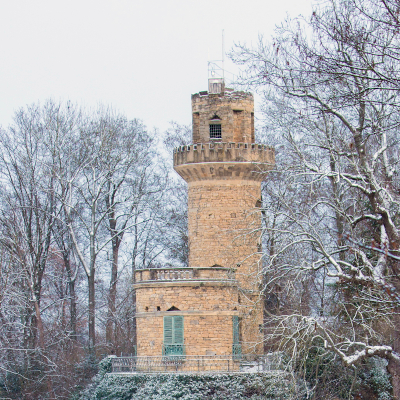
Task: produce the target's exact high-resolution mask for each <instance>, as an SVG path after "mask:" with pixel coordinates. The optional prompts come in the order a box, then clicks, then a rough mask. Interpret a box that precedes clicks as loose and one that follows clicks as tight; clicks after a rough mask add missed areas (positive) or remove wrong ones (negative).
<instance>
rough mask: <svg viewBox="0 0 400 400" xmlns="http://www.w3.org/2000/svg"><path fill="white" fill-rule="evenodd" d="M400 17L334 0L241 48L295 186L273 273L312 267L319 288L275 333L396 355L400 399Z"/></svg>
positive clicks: (295, 342) (381, 7) (387, 7)
mask: <svg viewBox="0 0 400 400" xmlns="http://www.w3.org/2000/svg"><path fill="white" fill-rule="evenodd" d="M396 15H398V3H397V2H386V1H383V0H382V1H367V2H365V1H364V2H361V1H357V0H354V1H341V0H339V1H334V0H332V1H329V2H326V3H323V4H321V6H319V7H316V8H315V10H314V12H313V14H312V16H311V17H310V19H309V20H304V19H301V18H299V19H296V20H293V21H287V22H286V23H284V24H283V25H282V26H281V27H279V28H278V29H277V31H276V35H275V37H274V38H273V39H272V40H271V41H270V42H269V43H267V44H265V43H264V42H263V41H261V42H260V45H259V47H258V48H257V49H249V48H246V47H238V48H237V49H236V53H235V55H234V58H236V60H237V61H238V62H240V63H243V64H245V66H246V68H247V75H246V76H245V80H244V83H247V84H249V85H254V87H256V88H257V89H258V90H260V91H261V92H262V94H263V95H264V98H265V107H264V111H265V116H266V118H267V121H268V123H269V124H271V126H273V127H274V130H275V134H276V133H280V134H281V135H282V138H283V141H284V145H285V149H284V150H285V151H282V157H281V159H280V160H279V161H278V162H277V165H278V168H279V163H281V167H280V168H282V176H284V177H285V179H286V189H285V190H284V191H281V192H280V193H279V192H278V191H276V190H275V191H274V192H275V194H276V196H279V202H280V205H281V208H280V209H279V212H278V213H277V212H275V213H274V214H273V215H274V216H275V222H277V223H275V224H269V225H268V234H269V237H271V238H272V237H274V236H279V237H280V238H281V239H280V243H279V246H278V248H275V249H274V252H273V253H271V254H270V257H269V259H268V260H267V267H266V273H267V275H269V280H268V282H267V283H268V285H269V286H271V285H273V284H274V283H276V282H277V281H281V282H282V281H285V280H286V282H288V280H287V277H288V276H293V275H295V276H297V277H298V278H301V279H303V280H307V279H308V277H309V276H312V277H313V282H314V290H315V291H317V287H318V288H319V289H318V292H319V294H318V296H316V297H315V296H314V297H315V298H314V300H315V301H314V302H313V303H311V305H312V307H311V308H310V309H309V310H302V309H301V308H297V309H296V310H294V309H292V310H287V311H286V312H284V313H283V314H282V315H280V316H276V317H274V319H275V321H274V326H275V329H274V333H275V334H279V335H281V336H280V337H281V339H282V340H281V342H280V343H281V345H282V346H284V347H285V348H287V349H289V348H290V349H291V350H292V351H294V350H295V349H299V348H300V347H301V346H300V344H303V345H309V344H310V343H313V341H316V340H321V342H322V343H323V344H324V346H325V348H326V349H329V350H332V351H333V352H334V353H335V354H336V355H337V356H338V357H340V359H341V360H342V361H343V362H344V364H345V365H348V366H351V365H358V364H359V363H360V362H361V361H362V360H363V359H366V358H369V357H374V356H379V357H381V358H384V359H386V360H387V361H388V370H389V372H390V373H391V376H392V384H393V392H394V396H395V398H396V399H398V398H400V380H399V376H400V373H399V372H400V369H399V368H400V354H399V351H400V348H399V343H400V342H399V338H398V332H399V327H400V324H399V322H400V321H399V317H398V312H399V308H398V307H399V306H398V302H399V300H400V296H399V293H400V282H399V267H400V264H399V261H400V257H399V255H400V254H399V246H400V230H399V212H400V209H399V206H400V197H399V193H400V192H399V184H400V182H399V180H398V173H399V164H398V163H399V139H400V138H399V134H398V127H399V118H398V115H399V105H400V104H399V97H398V83H399V78H400V75H399V62H398V60H399V58H398V49H399V31H398V28H397V26H398V25H397V22H396ZM272 124H273V125H272ZM290 193H296V194H297V196H298V197H297V201H290V200H289V199H290V197H291V195H290ZM288 194H289V195H288ZM294 200H296V198H295V199H294ZM268 211H269V212H270V210H268ZM278 217H279V218H278ZM271 218H272V217H271ZM275 243H276V241H275ZM291 254H293V255H294V257H291ZM301 279H300V280H301ZM297 281H299V279H297ZM329 298H330V301H327V300H328V299H329ZM318 302H319V305H320V308H319V309H318V308H317V307H316V304H317V303H318ZM299 346H300V347H299Z"/></svg>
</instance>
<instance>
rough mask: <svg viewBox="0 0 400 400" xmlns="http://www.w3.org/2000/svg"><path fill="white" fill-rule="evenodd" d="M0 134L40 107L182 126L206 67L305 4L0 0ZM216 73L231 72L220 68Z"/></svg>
mask: <svg viewBox="0 0 400 400" xmlns="http://www.w3.org/2000/svg"><path fill="white" fill-rule="evenodd" d="M0 5H1V7H0V34H1V40H0V125H2V126H3V127H6V126H7V125H8V124H10V123H11V120H12V116H13V113H14V111H15V110H17V109H18V108H20V107H23V106H25V105H27V104H31V103H33V102H38V101H40V102H43V101H45V100H46V99H48V98H53V99H55V100H72V101H73V102H76V103H79V104H81V105H84V106H86V107H96V105H97V104H99V103H101V104H106V105H111V106H112V107H113V108H114V109H115V110H118V111H121V112H122V113H124V114H125V115H127V117H128V118H139V119H141V120H143V121H144V123H145V124H146V125H147V127H148V128H149V129H152V128H153V127H156V128H158V129H160V130H164V129H166V128H167V127H168V124H169V121H176V122H178V123H180V124H190V123H191V104H190V95H191V93H196V92H199V91H201V90H207V62H208V61H209V60H214V59H221V53H222V49H221V42H222V38H221V36H222V30H223V29H224V35H225V50H226V52H228V51H229V50H230V48H231V47H232V46H233V44H234V43H238V42H241V43H247V44H251V43H253V44H255V43H256V42H257V40H258V36H259V35H260V34H263V35H264V36H266V37H268V36H269V35H271V33H272V30H273V28H274V26H275V25H276V24H278V23H279V22H280V21H282V20H283V19H284V18H285V16H286V14H287V13H289V14H290V15H291V16H297V15H298V14H303V15H308V14H309V12H310V10H311V0H143V1H142V0H68V1H67V0H0ZM225 68H226V70H228V71H232V72H235V66H233V65H232V64H231V63H230V62H229V61H226V63H225Z"/></svg>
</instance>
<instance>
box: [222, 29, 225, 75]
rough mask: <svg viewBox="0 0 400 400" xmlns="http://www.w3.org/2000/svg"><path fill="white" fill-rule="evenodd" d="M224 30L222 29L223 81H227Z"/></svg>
mask: <svg viewBox="0 0 400 400" xmlns="http://www.w3.org/2000/svg"><path fill="white" fill-rule="evenodd" d="M224 30H225V29H222V79H223V80H224V81H225V67H224V60H225V51H224Z"/></svg>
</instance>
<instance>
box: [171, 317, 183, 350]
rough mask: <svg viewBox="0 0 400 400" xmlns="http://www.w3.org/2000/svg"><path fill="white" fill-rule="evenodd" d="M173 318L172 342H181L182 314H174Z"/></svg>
mask: <svg viewBox="0 0 400 400" xmlns="http://www.w3.org/2000/svg"><path fill="white" fill-rule="evenodd" d="M173 318H174V344H183V316H181V315H176V316H174V317H173Z"/></svg>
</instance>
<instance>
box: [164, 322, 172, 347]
mask: <svg viewBox="0 0 400 400" xmlns="http://www.w3.org/2000/svg"><path fill="white" fill-rule="evenodd" d="M172 331H173V328H172V317H164V344H172V343H173V335H172Z"/></svg>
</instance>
